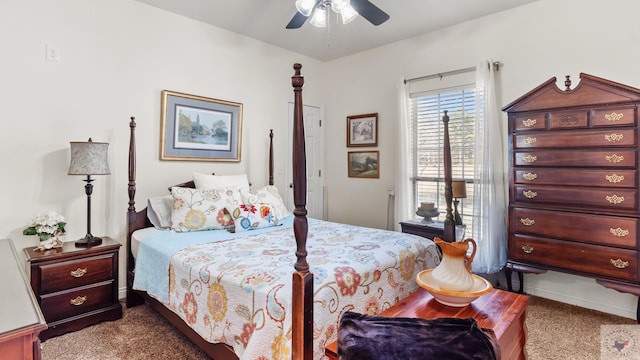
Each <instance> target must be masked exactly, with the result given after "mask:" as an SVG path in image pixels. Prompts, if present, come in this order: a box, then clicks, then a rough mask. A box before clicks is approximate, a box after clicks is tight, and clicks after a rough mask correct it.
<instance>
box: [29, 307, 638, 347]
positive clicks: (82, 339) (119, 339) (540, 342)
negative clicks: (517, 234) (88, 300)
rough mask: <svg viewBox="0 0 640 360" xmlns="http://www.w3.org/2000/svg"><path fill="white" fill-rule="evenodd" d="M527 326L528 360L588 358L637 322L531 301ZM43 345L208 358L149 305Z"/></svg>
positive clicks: (581, 309) (128, 310)
mask: <svg viewBox="0 0 640 360" xmlns="http://www.w3.org/2000/svg"><path fill="white" fill-rule="evenodd" d="M526 324H527V330H528V333H527V352H528V355H529V360H555V359H558V360H560V359H562V360H585V359H598V358H599V357H600V325H631V324H636V322H635V320H632V319H627V318H623V317H618V316H615V315H610V314H605V313H601V312H598V311H594V310H588V309H584V308H580V307H576V306H572V305H567V304H563V303H559V302H555V301H551V300H547V299H542V298H538V297H531V300H530V303H529V307H528V308H527V323H526ZM42 345H43V349H42V358H43V359H44V360H88V359H92V360H125V359H126V360H138V359H139V360H142V359H153V360H164V359H171V360H173V359H193V360H195V359H207V357H206V356H205V355H204V354H203V353H201V352H200V351H199V350H198V349H197V348H196V347H195V346H194V345H192V344H191V343H190V342H189V341H188V340H187V339H186V338H184V337H183V336H182V335H181V334H179V333H178V332H177V331H176V330H174V328H173V327H172V326H171V325H170V324H169V323H167V322H166V321H165V320H164V319H163V318H162V317H161V316H160V315H158V314H157V313H155V312H154V311H153V310H151V309H150V308H149V307H147V306H146V305H143V306H138V307H135V308H132V309H126V308H125V310H124V316H123V318H122V320H118V321H113V322H105V323H101V324H98V325H94V326H91V327H88V328H85V329H83V330H80V331H77V332H74V333H69V334H66V335H63V336H59V337H56V338H52V339H49V340H47V341H45V342H44V343H43V344H42ZM507 360H508V359H507Z"/></svg>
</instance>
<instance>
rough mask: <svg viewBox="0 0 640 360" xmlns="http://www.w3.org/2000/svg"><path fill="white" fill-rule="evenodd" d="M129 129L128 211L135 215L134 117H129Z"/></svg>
mask: <svg viewBox="0 0 640 360" xmlns="http://www.w3.org/2000/svg"><path fill="white" fill-rule="evenodd" d="M129 128H130V129H131V134H130V135H129V186H128V193H129V209H128V211H129V212H130V213H135V211H136V201H135V197H136V152H135V148H136V134H135V131H136V118H135V117H134V116H132V117H131V121H130V122H129Z"/></svg>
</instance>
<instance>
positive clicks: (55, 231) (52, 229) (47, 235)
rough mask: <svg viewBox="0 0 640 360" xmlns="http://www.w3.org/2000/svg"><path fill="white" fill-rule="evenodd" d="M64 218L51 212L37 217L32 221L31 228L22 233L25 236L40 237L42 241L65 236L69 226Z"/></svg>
mask: <svg viewBox="0 0 640 360" xmlns="http://www.w3.org/2000/svg"><path fill="white" fill-rule="evenodd" d="M65 221H66V220H65V219H64V217H63V216H62V215H60V214H58V213H56V212H55V211H49V212H48V213H47V215H36V216H34V217H33V218H32V219H31V226H29V227H28V228H26V229H24V231H22V234H23V235H38V238H40V241H47V240H49V239H51V238H57V237H58V236H59V235H62V234H64V232H65V230H64V227H65V225H67V223H66V222H65Z"/></svg>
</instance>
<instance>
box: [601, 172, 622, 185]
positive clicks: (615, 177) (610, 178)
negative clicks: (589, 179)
mask: <svg viewBox="0 0 640 360" xmlns="http://www.w3.org/2000/svg"><path fill="white" fill-rule="evenodd" d="M604 178H605V179H607V181H608V182H610V183H614V184H617V183H619V182H623V181H624V175H618V174H611V175H606V176H605V177H604Z"/></svg>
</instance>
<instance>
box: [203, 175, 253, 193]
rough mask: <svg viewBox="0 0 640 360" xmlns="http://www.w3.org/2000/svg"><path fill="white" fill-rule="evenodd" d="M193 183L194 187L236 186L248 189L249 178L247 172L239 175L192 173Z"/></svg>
mask: <svg viewBox="0 0 640 360" xmlns="http://www.w3.org/2000/svg"><path fill="white" fill-rule="evenodd" d="M193 183H194V184H195V185H196V189H225V188H233V187H238V188H240V190H244V191H249V189H250V187H249V179H248V178H247V174H240V175H206V174H199V173H193Z"/></svg>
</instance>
